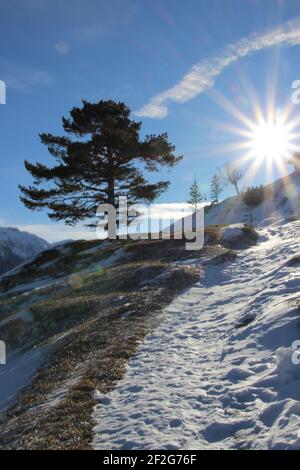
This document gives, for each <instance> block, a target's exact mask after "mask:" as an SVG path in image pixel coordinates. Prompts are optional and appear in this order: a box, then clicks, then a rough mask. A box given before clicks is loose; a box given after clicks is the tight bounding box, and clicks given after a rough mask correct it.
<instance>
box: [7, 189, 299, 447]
mask: <svg viewBox="0 0 300 470" xmlns="http://www.w3.org/2000/svg"><path fill="white" fill-rule="evenodd" d="M279 194H280V193H279ZM282 197H283V196H282V195H280V199H281V201H282V200H283V199H282ZM274 200H276V201H277V200H278V196H277V198H275V199H274ZM294 201H296V198H294ZM239 204H240V206H239V208H240V210H241V202H240V201H239ZM235 207H236V211H233V212H234V213H235V214H237V213H238V212H237V208H238V201H237V199H236V203H235ZM277 207H280V205H279V206H277ZM287 208H288V206H287V203H285V209H286V210H287ZM211 210H214V211H216V210H217V208H215V207H213V208H212V209H211ZM233 212H232V213H233ZM257 213H258V212H257ZM215 215H217V212H215ZM282 215H284V213H283V212H280V213H277V216H278V220H276V221H275V222H272V221H271V220H270V219H269V224H268V225H267V223H266V220H265V219H264V221H263V220H262V219H261V220H262V223H261V227H259V228H258V229H257V231H256V230H254V229H253V228H251V227H250V226H248V225H244V224H241V223H237V222H238V221H237V220H236V219H235V220H234V222H235V223H234V224H232V225H226V224H224V223H223V224H217V225H208V226H206V228H205V245H204V248H203V249H201V250H199V251H187V250H185V243H184V241H181V240H152V241H151V240H143V241H142V240H140V241H137V242H133V241H121V240H120V241H114V242H109V241H99V240H94V241H77V242H66V243H64V244H63V245H58V246H54V247H52V248H51V249H48V250H46V251H43V252H41V253H39V254H38V255H37V256H36V257H35V258H34V259H33V260H31V261H29V262H28V263H25V264H24V265H23V266H21V267H20V269H18V270H16V271H13V272H11V273H8V274H7V275H4V276H2V278H1V279H0V338H1V340H4V341H5V342H6V344H7V349H8V357H7V365H6V366H1V368H0V416H1V425H2V426H1V429H2V430H1V433H0V447H1V448H5V449H72V448H73V449H74V448H76V449H87V448H95V449H107V448H111V449H183V448H187V449H196V448H198V449H199V448H200V449H219V448H220V449H256V448H258V449H300V441H299V431H298V430H299V426H300V392H299V390H300V369H299V367H300V366H299V365H297V364H296V363H293V361H292V358H293V357H294V353H295V350H294V349H293V342H294V341H297V340H299V339H300V338H299V331H300V330H299V325H300V321H299V305H300V294H299V287H300V272H299V266H300V261H299V260H300V250H299V242H298V238H299V230H300V222H299V221H295V220H294V221H291V220H290V221H288V220H289V219H292V218H294V217H295V214H293V216H292V214H291V213H288V214H287V216H285V217H282ZM219 221H221V219H219ZM58 423H59V432H57V424H58Z"/></svg>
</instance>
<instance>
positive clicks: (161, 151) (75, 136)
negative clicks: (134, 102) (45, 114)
mask: <svg viewBox="0 0 300 470" xmlns="http://www.w3.org/2000/svg"><path fill="white" fill-rule="evenodd" d="M82 103H83V104H82V107H80V108H77V107H74V108H73V109H72V110H71V112H70V118H69V119H66V118H63V119H62V125H63V129H64V131H65V134H66V135H64V136H61V137H59V136H54V135H52V134H46V133H43V134H41V135H40V138H41V142H42V144H44V145H45V146H46V147H47V148H48V151H49V153H50V154H51V156H52V157H53V158H54V159H55V164H54V165H53V166H51V167H48V166H46V165H45V164H43V163H36V164H33V163H30V162H29V161H27V160H25V167H26V169H27V170H28V172H29V173H30V174H31V175H32V176H33V178H34V182H33V185H32V186H29V187H25V186H19V188H20V190H21V201H22V202H23V203H24V204H25V206H26V207H28V208H29V209H31V210H41V209H44V208H48V210H49V212H48V216H49V218H50V219H53V220H58V221H59V220H64V221H65V223H66V224H69V225H73V224H75V223H77V222H78V221H85V220H87V219H92V218H93V217H95V214H96V210H97V207H98V206H99V204H103V203H106V204H112V205H114V206H115V207H116V208H117V207H118V197H119V196H127V198H128V204H129V205H130V204H136V203H142V202H145V203H149V202H152V201H153V200H154V199H155V198H156V197H157V196H159V195H160V194H161V193H162V192H164V191H166V189H167V188H168V185H169V182H168V181H158V182H157V183H149V182H148V181H147V180H146V178H145V176H144V170H148V171H150V172H157V171H159V168H160V167H162V166H167V167H173V166H174V165H176V164H177V163H178V162H179V161H180V160H181V158H182V157H181V156H179V157H176V156H175V155H174V151H175V147H174V146H173V145H172V144H170V143H169V142H168V136H167V134H166V133H164V134H160V135H148V136H146V138H145V139H144V140H141V139H140V135H139V134H140V129H141V122H136V121H134V120H131V119H130V109H129V108H128V107H127V106H126V105H125V104H124V103H116V102H114V101H99V102H98V103H89V102H87V101H83V102H82ZM91 225H93V224H91Z"/></svg>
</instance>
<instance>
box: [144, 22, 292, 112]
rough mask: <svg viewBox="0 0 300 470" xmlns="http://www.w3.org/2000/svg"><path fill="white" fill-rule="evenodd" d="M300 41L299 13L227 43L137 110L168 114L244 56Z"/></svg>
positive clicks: (206, 88)
mask: <svg viewBox="0 0 300 470" xmlns="http://www.w3.org/2000/svg"><path fill="white" fill-rule="evenodd" d="M297 44H300V17H297V18H296V19H294V20H292V21H289V22H287V23H284V24H283V25H281V26H279V27H277V28H275V29H273V30H270V31H268V32H267V33H262V34H257V35H255V36H253V35H252V36H250V37H247V38H243V39H240V40H239V41H237V42H235V43H233V44H230V45H228V46H226V47H225V48H224V49H223V51H222V52H221V53H220V54H219V55H217V56H215V57H212V58H211V59H208V60H202V61H201V62H198V63H197V64H195V65H194V66H193V67H192V68H191V69H190V70H189V71H188V72H187V73H186V74H185V75H184V77H183V78H182V79H181V80H180V81H179V83H177V84H176V85H174V86H173V87H171V88H169V89H168V90H166V91H164V92H162V93H159V94H158V95H155V96H153V97H152V98H151V99H150V100H149V101H148V103H146V104H145V105H144V106H143V107H142V108H141V109H140V110H138V111H137V112H136V113H135V114H136V115H137V116H142V117H150V118H164V117H165V116H167V114H168V107H167V103H168V102H169V101H173V102H176V103H185V102H187V101H189V100H191V99H193V98H195V97H196V96H197V95H199V94H201V93H203V92H204V91H206V90H208V89H209V88H212V87H213V86H214V84H215V79H216V78H217V77H218V76H219V75H220V74H221V73H222V72H223V70H224V69H225V68H227V67H229V65H231V64H232V63H234V62H236V61H237V60H239V59H240V58H242V57H245V56H247V55H249V54H251V53H253V52H257V51H260V50H262V49H266V48H269V47H273V46H295V45H297Z"/></svg>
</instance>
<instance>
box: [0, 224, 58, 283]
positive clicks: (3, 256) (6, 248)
mask: <svg viewBox="0 0 300 470" xmlns="http://www.w3.org/2000/svg"><path fill="white" fill-rule="evenodd" d="M49 247H50V244H49V243H48V242H46V241H45V240H43V239H42V238H39V237H37V236H36V235H33V234H31V233H28V232H21V231H20V230H18V229H16V228H11V227H0V274H3V273H4V272H6V271H9V270H10V269H12V268H14V267H15V266H17V265H18V264H20V263H22V262H24V261H25V260H26V259H28V258H31V257H32V256H35V255H36V254H37V253H39V252H40V251H43V250H46V249H47V248H49Z"/></svg>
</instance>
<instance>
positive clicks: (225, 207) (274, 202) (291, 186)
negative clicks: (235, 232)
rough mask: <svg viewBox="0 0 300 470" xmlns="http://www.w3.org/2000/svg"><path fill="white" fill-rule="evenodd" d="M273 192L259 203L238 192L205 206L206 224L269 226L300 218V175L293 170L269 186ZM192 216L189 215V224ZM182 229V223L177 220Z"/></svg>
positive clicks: (186, 219) (187, 219)
mask: <svg viewBox="0 0 300 470" xmlns="http://www.w3.org/2000/svg"><path fill="white" fill-rule="evenodd" d="M266 190H267V191H268V193H269V196H268V197H266V200H265V201H264V202H263V203H262V204H260V205H258V206H248V205H246V204H245V203H244V202H243V201H242V198H241V197H239V196H234V197H231V198H228V199H225V200H224V201H222V202H220V203H219V204H216V205H213V206H210V207H209V208H207V209H206V210H205V225H210V224H213V225H214V224H237V223H253V224H254V225H260V226H266V225H269V224H270V223H273V222H274V221H276V220H285V221H288V220H290V219H298V218H300V197H299V196H300V175H297V174H296V173H292V174H290V175H289V176H286V177H284V178H281V179H279V180H277V181H275V183H273V184H272V185H269V186H267V187H266ZM191 217H192V216H188V217H186V218H185V224H186V226H187V227H189V226H190V225H191V221H190V220H191ZM174 227H175V231H176V227H178V230H179V229H180V224H178V222H177V224H175V226H174Z"/></svg>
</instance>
